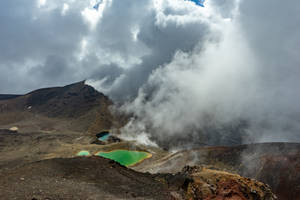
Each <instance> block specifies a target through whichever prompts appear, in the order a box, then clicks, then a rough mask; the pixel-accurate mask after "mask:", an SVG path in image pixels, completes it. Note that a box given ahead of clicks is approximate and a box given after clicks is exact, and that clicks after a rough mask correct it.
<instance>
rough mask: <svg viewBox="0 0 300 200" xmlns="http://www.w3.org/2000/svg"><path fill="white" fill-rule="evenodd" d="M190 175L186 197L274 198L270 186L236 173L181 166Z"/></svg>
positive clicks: (223, 198) (234, 199)
mask: <svg viewBox="0 0 300 200" xmlns="http://www.w3.org/2000/svg"><path fill="white" fill-rule="evenodd" d="M181 173H184V174H187V175H188V176H190V177H192V179H193V181H192V182H191V183H189V185H188V187H187V194H186V196H187V199H189V200H192V199H205V200H213V199H218V200H219V199H220V200H229V199H231V200H258V199H260V200H275V199H277V198H276V196H275V195H274V194H273V193H272V191H271V189H270V187H269V186H268V185H266V184H264V183H261V182H259V181H256V180H254V179H249V178H244V177H241V176H239V175H237V174H231V173H228V172H224V171H217V170H213V169H207V168H204V167H201V166H195V167H189V166H186V167H184V168H183V170H182V172H181Z"/></svg>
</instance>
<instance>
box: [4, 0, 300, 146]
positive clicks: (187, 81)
mask: <svg viewBox="0 0 300 200" xmlns="http://www.w3.org/2000/svg"><path fill="white" fill-rule="evenodd" d="M96 3H97V1H95V0H51V1H50V0H27V1H24V0H14V1H1V2H0V24H1V26H2V27H1V28H0V52H1V53H0V70H1V73H0V93H14V94H16V93H17V94H23V93H27V92H29V91H31V90H34V89H38V88H41V87H51V86H59V85H66V84H70V83H73V82H76V81H81V80H87V83H88V84H90V85H92V86H94V87H95V88H96V89H98V90H99V91H101V92H103V93H105V94H107V95H108V96H109V97H110V98H112V99H113V100H115V101H116V102H118V101H119V102H123V103H124V102H126V103H125V105H124V106H123V107H122V109H123V110H124V111H125V112H130V113H134V116H135V118H134V119H132V121H131V122H130V123H129V124H128V126H126V127H125V128H124V132H126V131H127V132H128V133H137V134H139V135H141V134H140V133H141V132H143V133H144V134H145V135H146V136H149V137H151V138H155V140H157V141H162V142H163V141H169V140H170V138H177V137H179V138H180V137H181V135H182V133H183V132H186V131H187V132H188V133H189V134H190V136H191V138H194V137H195V138H198V139H199V140H200V139H201V138H199V137H204V140H207V141H209V142H210V143H220V141H219V140H221V141H225V140H226V138H229V137H232V135H231V134H232V131H228V130H229V129H230V128H228V127H234V128H233V129H234V130H235V131H233V132H234V135H235V136H236V137H234V138H236V139H237V140H239V139H242V140H243V142H245V143H247V142H252V141H254V142H268V141H300V132H299V131H300V123H299V120H300V106H299V103H298V99H299V97H300V89H299V85H300V78H299V76H300V57H299V52H300V37H299V35H300V2H298V1H286V2H284V4H283V3H282V1H279V0H265V1H259V0H251V1H246V0H207V1H206V2H205V7H204V8H203V7H200V6H197V5H196V4H195V3H193V2H191V1H185V0H103V1H102V3H101V4H99V8H98V10H96V9H93V6H94V5H95V4H96ZM137 119H138V120H137ZM212 127H213V128H212ZM239 127H242V128H241V130H240V129H239ZM145 135H143V138H145V137H144V136H145ZM223 137H224V139H223ZM215 138H221V139H218V141H215ZM202 139H203V138H202ZM221 143H222V142H221Z"/></svg>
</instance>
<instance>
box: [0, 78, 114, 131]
mask: <svg viewBox="0 0 300 200" xmlns="http://www.w3.org/2000/svg"><path fill="white" fill-rule="evenodd" d="M1 96H2V100H1V101H0V125H1V124H2V125H9V124H16V123H20V122H22V123H21V124H24V125H26V127H28V126H29V125H28V124H31V125H32V124H35V125H37V126H39V124H41V126H43V127H42V128H44V129H46V130H47V129H50V130H52V129H53V127H51V126H52V124H53V126H56V127H60V128H62V129H69V130H74V131H88V132H90V133H97V132H99V131H101V130H107V129H110V128H112V127H114V126H118V125H116V124H115V122H116V123H118V120H114V116H113V114H112V113H111V111H110V106H112V105H113V102H112V101H111V100H110V99H109V98H108V97H107V96H105V95H104V94H102V93H100V92H98V91H97V90H95V89H94V88H93V87H91V86H89V85H86V84H85V82H84V81H81V82H78V83H74V84H71V85H67V86H64V87H52V88H44V89H38V90H35V91H32V92H30V93H28V94H25V95H20V96H14V95H1ZM37 116H38V117H37ZM53 120H54V121H55V122H53ZM41 121H42V122H41ZM45 121H46V122H45ZM47 124H49V127H47Z"/></svg>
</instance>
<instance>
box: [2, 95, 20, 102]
mask: <svg viewBox="0 0 300 200" xmlns="http://www.w3.org/2000/svg"><path fill="white" fill-rule="evenodd" d="M19 96H21V95H15V94H0V101H1V100H7V99H14V98H17V97H19Z"/></svg>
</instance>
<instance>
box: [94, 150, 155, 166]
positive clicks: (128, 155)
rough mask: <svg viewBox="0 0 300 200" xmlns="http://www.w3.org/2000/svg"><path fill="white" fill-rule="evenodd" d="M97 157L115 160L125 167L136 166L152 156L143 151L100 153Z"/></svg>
mask: <svg viewBox="0 0 300 200" xmlns="http://www.w3.org/2000/svg"><path fill="white" fill-rule="evenodd" d="M96 155H97V156H101V157H104V158H108V159H111V160H114V161H116V162H118V163H120V164H121V165H124V166H127V167H128V166H132V165H135V164H137V163H139V162H141V161H143V160H145V159H147V158H150V157H151V156H152V154H150V153H148V152H143V151H129V150H114V151H110V152H98V153H97V154H96Z"/></svg>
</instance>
